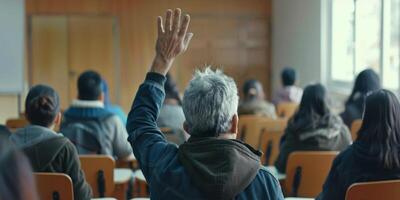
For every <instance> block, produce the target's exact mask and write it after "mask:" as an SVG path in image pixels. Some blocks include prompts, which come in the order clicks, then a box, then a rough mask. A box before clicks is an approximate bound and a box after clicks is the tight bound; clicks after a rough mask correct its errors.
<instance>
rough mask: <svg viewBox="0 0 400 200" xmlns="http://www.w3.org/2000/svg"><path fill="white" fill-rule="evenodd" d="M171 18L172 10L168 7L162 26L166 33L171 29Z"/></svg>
mask: <svg viewBox="0 0 400 200" xmlns="http://www.w3.org/2000/svg"><path fill="white" fill-rule="evenodd" d="M171 20H172V10H171V9H168V10H167V14H166V17H165V26H164V29H165V32H167V33H168V32H170V31H171Z"/></svg>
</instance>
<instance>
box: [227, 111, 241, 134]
mask: <svg viewBox="0 0 400 200" xmlns="http://www.w3.org/2000/svg"><path fill="white" fill-rule="evenodd" d="M231 124H232V125H231V129H230V130H229V132H230V133H233V134H237V133H238V127H239V116H238V115H237V114H234V115H233V117H232V123H231Z"/></svg>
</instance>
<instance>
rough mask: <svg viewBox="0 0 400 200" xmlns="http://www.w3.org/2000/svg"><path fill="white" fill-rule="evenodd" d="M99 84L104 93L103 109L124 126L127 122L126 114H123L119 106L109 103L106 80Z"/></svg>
mask: <svg viewBox="0 0 400 200" xmlns="http://www.w3.org/2000/svg"><path fill="white" fill-rule="evenodd" d="M101 84H102V86H101V88H102V89H103V93H104V108H105V109H106V110H108V111H110V112H112V113H114V114H115V115H117V116H118V117H119V118H120V119H121V121H122V122H123V123H124V125H126V120H127V116H126V113H125V112H124V110H122V108H121V107H120V106H118V105H115V104H112V103H111V99H110V91H109V90H108V84H107V82H106V80H104V79H103V80H102V83H101Z"/></svg>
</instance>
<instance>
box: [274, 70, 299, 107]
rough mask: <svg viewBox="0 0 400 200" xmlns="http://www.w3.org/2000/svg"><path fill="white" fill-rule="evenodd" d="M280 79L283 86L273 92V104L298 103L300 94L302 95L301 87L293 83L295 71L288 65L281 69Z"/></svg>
mask: <svg viewBox="0 0 400 200" xmlns="http://www.w3.org/2000/svg"><path fill="white" fill-rule="evenodd" d="M281 81H282V85H283V87H282V88H281V89H279V90H278V91H276V92H275V94H274V98H273V99H272V102H273V103H274V104H275V105H278V104H280V103H300V100H301V96H303V89H301V88H299V87H297V86H296V85H295V84H296V71H295V70H294V69H293V68H290V67H287V68H285V69H283V70H282V73H281Z"/></svg>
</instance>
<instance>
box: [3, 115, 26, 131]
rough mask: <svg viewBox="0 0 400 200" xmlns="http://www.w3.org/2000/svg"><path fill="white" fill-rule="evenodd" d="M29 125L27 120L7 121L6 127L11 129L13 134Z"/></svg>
mask: <svg viewBox="0 0 400 200" xmlns="http://www.w3.org/2000/svg"><path fill="white" fill-rule="evenodd" d="M27 125H29V122H28V120H26V119H25V118H15V119H7V121H6V127H7V128H8V129H10V131H11V132H14V131H15V130H16V129H19V128H23V127H25V126H27Z"/></svg>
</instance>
